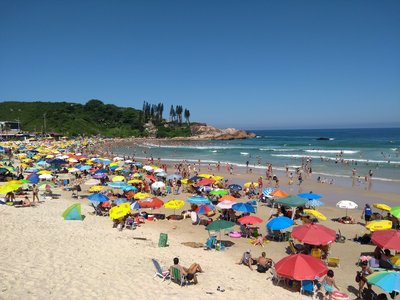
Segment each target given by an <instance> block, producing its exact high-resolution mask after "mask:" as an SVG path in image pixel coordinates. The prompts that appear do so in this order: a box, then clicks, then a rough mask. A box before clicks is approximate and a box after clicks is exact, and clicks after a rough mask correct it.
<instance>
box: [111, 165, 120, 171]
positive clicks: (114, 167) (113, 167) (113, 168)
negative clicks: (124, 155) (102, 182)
mask: <svg viewBox="0 0 400 300" xmlns="http://www.w3.org/2000/svg"><path fill="white" fill-rule="evenodd" d="M118 168H119V166H112V167H110V170H111V171H114V170H115V169H118Z"/></svg>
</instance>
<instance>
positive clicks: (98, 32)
mask: <svg viewBox="0 0 400 300" xmlns="http://www.w3.org/2000/svg"><path fill="white" fill-rule="evenodd" d="M399 15H400V1H395V0H394V1H385V0H382V1H368V0H366V1H364V0H363V1H361V0H360V1H297V0H296V1H285V0H283V1H266V0H265V1H235V0H232V1H186V0H183V1H145V0H143V1H101V0H96V1H90V0H83V1H56V0H53V1H40V0H39V1H18V0H17V1H14V0H3V1H1V2H0V41H1V47H0V101H8V100H13V101H15V100H17V101H71V102H79V103H85V102H86V101H87V100H89V99H100V100H102V101H103V102H105V103H113V104H116V105H119V106H132V107H135V108H139V109H141V107H142V104H143V101H147V102H150V103H155V104H156V103H159V102H162V103H164V107H165V108H166V109H165V111H166V113H165V114H164V117H166V118H168V114H169V108H170V106H171V105H177V104H179V105H183V107H184V108H188V109H189V110H190V112H191V120H192V121H202V122H207V123H209V124H212V125H215V126H217V127H237V128H244V129H285V128H344V127H385V126H389V127H392V126H397V127H398V126H400V18H399V17H398V16H399Z"/></svg>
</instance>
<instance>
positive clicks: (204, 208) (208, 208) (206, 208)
mask: <svg viewBox="0 0 400 300" xmlns="http://www.w3.org/2000/svg"><path fill="white" fill-rule="evenodd" d="M214 209H215V207H214V206H213V205H211V204H202V205H200V206H199V207H197V208H196V210H195V212H196V213H198V214H199V215H206V214H208V213H210V212H212V211H214Z"/></svg>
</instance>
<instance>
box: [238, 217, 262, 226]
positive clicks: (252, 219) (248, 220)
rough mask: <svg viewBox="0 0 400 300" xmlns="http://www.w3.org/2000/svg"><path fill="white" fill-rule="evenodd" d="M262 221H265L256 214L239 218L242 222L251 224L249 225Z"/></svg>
mask: <svg viewBox="0 0 400 300" xmlns="http://www.w3.org/2000/svg"><path fill="white" fill-rule="evenodd" d="M262 221H263V220H262V219H260V218H259V217H256V216H244V217H241V218H240V219H239V220H238V222H239V223H240V224H249V225H253V224H259V223H262Z"/></svg>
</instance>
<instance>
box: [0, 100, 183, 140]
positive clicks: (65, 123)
mask: <svg viewBox="0 0 400 300" xmlns="http://www.w3.org/2000/svg"><path fill="white" fill-rule="evenodd" d="M163 108H164V105H163V104H162V103H159V104H158V105H151V104H149V103H147V102H144V104H143V111H142V110H137V109H134V108H131V107H118V106H116V105H113V104H104V103H103V102H102V101H100V100H89V101H88V102H87V103H86V104H78V103H68V102H1V103H0V120H1V121H15V120H19V121H20V122H21V130H22V131H29V132H32V131H35V132H56V133H60V134H63V135H67V136H76V135H102V136H107V137H129V136H146V135H148V132H147V131H146V130H145V125H146V123H148V122H151V123H152V124H153V125H154V126H155V128H156V129H157V130H156V136H157V137H175V136H190V123H189V116H190V112H189V111H188V110H186V109H185V115H184V116H185V119H186V121H187V123H186V124H183V123H182V112H183V109H182V106H179V105H177V106H176V110H175V109H173V106H172V107H171V112H172V110H173V112H174V115H173V119H171V122H166V121H165V120H164V119H163V117H162V114H163ZM170 117H171V118H172V116H171V113H170Z"/></svg>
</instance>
